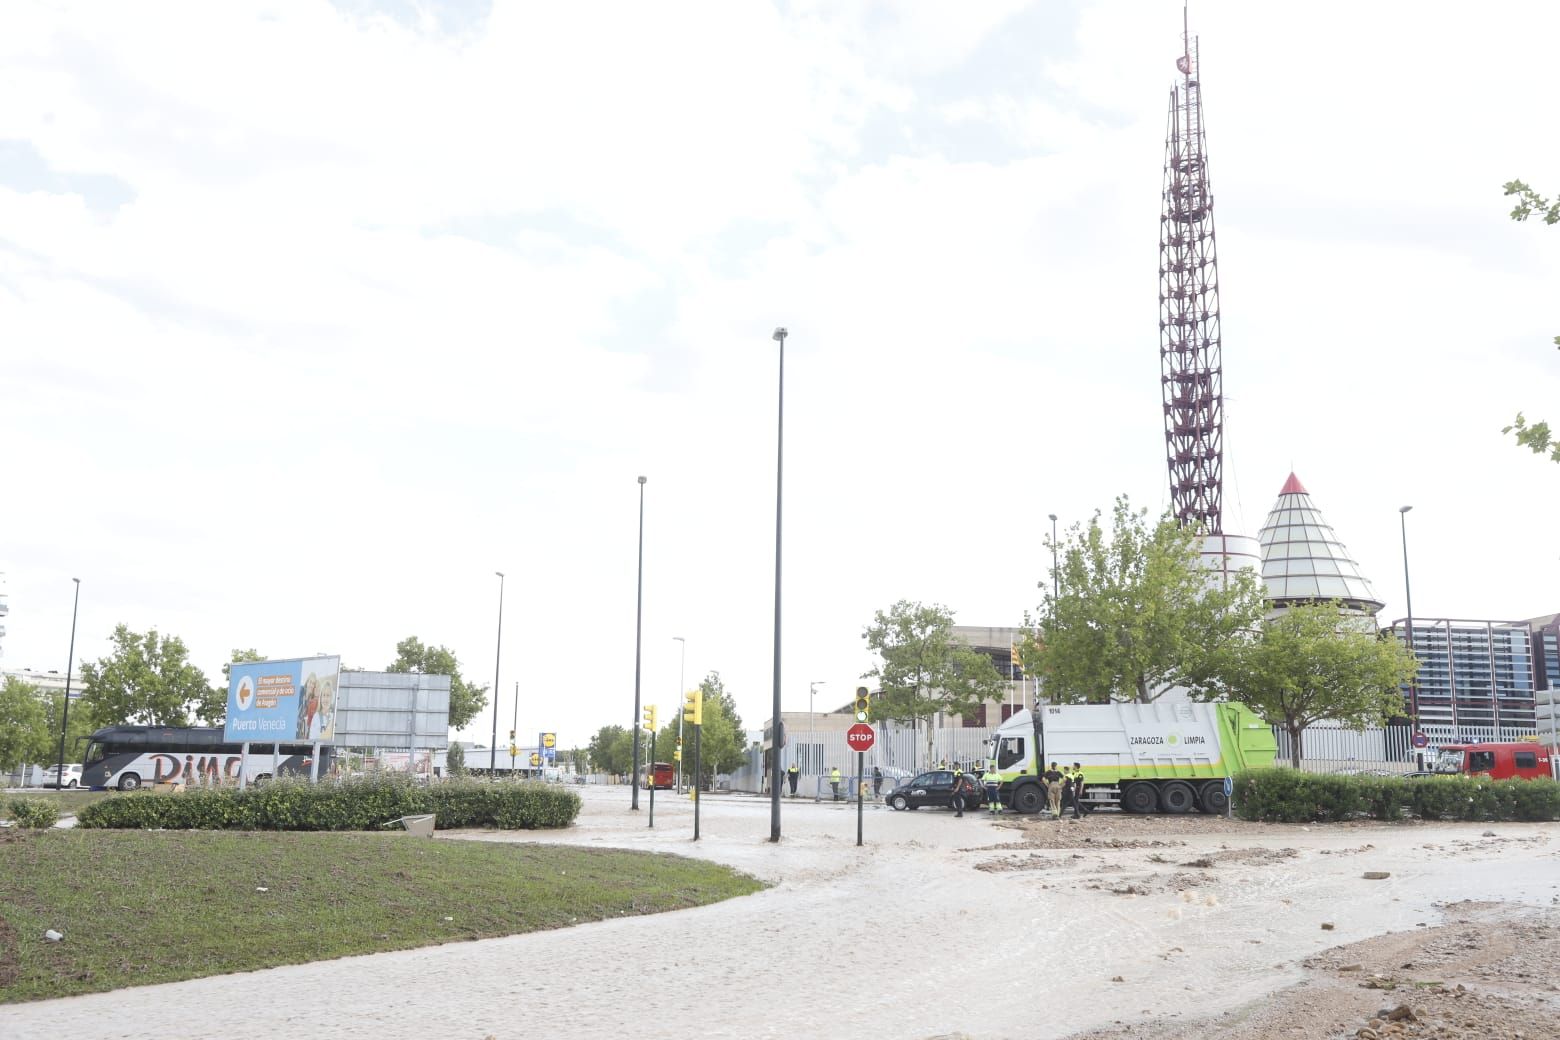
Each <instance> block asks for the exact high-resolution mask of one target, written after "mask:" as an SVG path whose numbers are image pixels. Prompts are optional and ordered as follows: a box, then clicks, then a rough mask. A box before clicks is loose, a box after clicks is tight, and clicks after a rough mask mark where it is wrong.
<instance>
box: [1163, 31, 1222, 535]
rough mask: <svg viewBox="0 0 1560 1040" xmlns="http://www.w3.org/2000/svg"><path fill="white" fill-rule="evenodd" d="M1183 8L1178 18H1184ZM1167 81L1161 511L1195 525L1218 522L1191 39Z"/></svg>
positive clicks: (1212, 314) (1218, 407) (1208, 285)
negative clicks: (1166, 491) (1171, 81)
mask: <svg viewBox="0 0 1560 1040" xmlns="http://www.w3.org/2000/svg"><path fill="white" fill-rule="evenodd" d="M1184 18H1185V16H1184V15H1183V27H1184V24H1185V21H1184ZM1182 39H1183V49H1182V54H1181V56H1180V57H1179V58H1177V59H1176V63H1175V65H1176V68H1177V69H1178V70H1179V71H1180V73H1181V79H1180V81H1179V82H1178V83H1176V85H1175V86H1173V87H1172V88H1171V89H1170V125H1169V129H1168V131H1167V132H1166V135H1165V176H1164V198H1163V206H1164V208H1163V211H1162V215H1161V216H1160V218H1159V357H1160V374H1161V382H1162V383H1163V390H1164V401H1165V453H1166V457H1167V459H1168V461H1169V463H1170V510H1171V513H1172V514H1173V515H1174V516H1175V518H1176V520H1178V521H1179V522H1180V523H1181V524H1183V525H1188V526H1192V527H1195V528H1196V529H1197V530H1199V531H1201V532H1202V533H1203V534H1221V533H1223V530H1224V517H1223V510H1224V502H1223V499H1224V473H1223V466H1224V385H1223V375H1224V373H1223V360H1222V357H1221V353H1220V345H1219V270H1218V260H1217V255H1216V253H1215V250H1214V236H1213V190H1212V187H1211V185H1210V184H1209V181H1208V142H1207V138H1206V136H1205V135H1204V133H1203V106H1202V85H1201V84H1200V83H1199V82H1198V78H1197V77H1198V64H1197V41H1196V39H1194V38H1193V37H1192V36H1191V34H1190V33H1189V32H1188V33H1185V34H1184V35H1183V37H1182Z"/></svg>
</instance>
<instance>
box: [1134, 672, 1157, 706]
mask: <svg viewBox="0 0 1560 1040" xmlns="http://www.w3.org/2000/svg"><path fill="white" fill-rule="evenodd" d="M1136 685H1137V702H1138V703H1139V704H1152V703H1153V700H1154V699H1153V698H1152V697H1150V696H1149V695H1148V683H1147V682H1145V681H1144V680H1143V677H1142V676H1141V675H1140V676H1138V677H1137V683H1136Z"/></svg>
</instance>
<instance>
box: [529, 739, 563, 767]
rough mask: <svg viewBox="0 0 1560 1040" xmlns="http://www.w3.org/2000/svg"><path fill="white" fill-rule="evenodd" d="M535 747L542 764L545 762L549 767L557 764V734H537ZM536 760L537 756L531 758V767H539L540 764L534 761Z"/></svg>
mask: <svg viewBox="0 0 1560 1040" xmlns="http://www.w3.org/2000/svg"><path fill="white" fill-rule="evenodd" d="M536 747H537V751H538V753H539V756H540V758H541V761H542V762H546V763H547V764H548V765H550V766H551V765H556V764H557V763H558V734H556V733H538V734H537V735H536ZM537 758H538V755H532V756H531V759H532V761H531V764H532V765H533V766H535V765H541V762H538V761H536V759H537Z"/></svg>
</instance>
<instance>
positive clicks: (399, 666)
mask: <svg viewBox="0 0 1560 1040" xmlns="http://www.w3.org/2000/svg"><path fill="white" fill-rule="evenodd" d="M385 670H386V671H389V672H400V673H403V674H417V675H447V676H449V677H450V728H451V729H457V730H458V729H464V728H465V726H466V724H467V723H468V722H470V721H471V720H472V719H474V718H476V717H477V715H478V714H480V713H481V711H482V709H483V708H485V707H487V702H488V700H487V692H488V688H487V687H486V686H485V685H484V686H477V685H474V684H472V683H468V682H466V680H465V679H464V678H463V677H462V676H461V674H460V661H459V660H457V659H456V657H455V652H454V651H453V650H450V649H449V648H448V647H443V646H431V645H426V644H424V643H423V641H422V640H421V639H418V638H417V637H416V636H407V637H406V638H405V639H403V640H401V641H400V642H399V643H397V644H395V660H394V661H392V662H391V663H390V666H389V667H388V668H387V669H385Z"/></svg>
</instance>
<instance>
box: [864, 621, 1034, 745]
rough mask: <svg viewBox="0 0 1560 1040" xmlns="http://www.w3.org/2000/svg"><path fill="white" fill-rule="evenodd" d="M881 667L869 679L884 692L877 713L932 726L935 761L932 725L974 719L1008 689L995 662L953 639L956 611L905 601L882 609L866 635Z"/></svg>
mask: <svg viewBox="0 0 1560 1040" xmlns="http://www.w3.org/2000/svg"><path fill="white" fill-rule="evenodd" d="M861 637H862V638H863V639H865V640H866V641H867V646H868V648H869V649H871V650H873V651H875V652H876V653H877V655H878V657H879V658H881V663H880V664H878V665H877V666H876V667H875V668H873V669H872V670H871V671H870V672H868V673H867V674H866V675H864V676H862V678H865V679H877V680H878V683H879V686H880V688H881V690H882V692H881V694H880V695H879V696H878V697H875V698H873V700H872V715H873V717H874V718H879V719H893V720H894V721H896V722H900V723H906V724H909V725H911V726H921V725H923V724H924V725H925V727H926V758H927V761H931V757H932V737H933V733H932V722H933V721H934V720H935V719H936V717H937V716H938V715H968V714H970V713H971V712H972V711H974V709H975V708H976V707H977V706H978V705H981V704H983V703H985V702H986V701H988V700H992V699H994V698H998V697H1000V696H1001V695H1002V691H1003V689H1004V688H1005V687H1004V684H1003V679H1002V676H1001V675H999V674H998V673H997V669H996V666H995V665H993V664H992V663H991V658H989V657H987V656H986V655H985V654H982V653H979V652H977V651H976V650H974V649H972V648H971V647H969V646H966V645H965V644H963V643H961V642H959V641H958V640H957V639H955V638H954V635H953V611H951V610H949V609H948V608H947V607H943V606H938V605H937V604H932V605H930V606H927V605H924V604H921V603H912V602H910V601H909V600H903V599H902V600H900V601H899V602H898V603H895V604H894V605H893V606H892V607H890V608H888V610H886V611H884V610H879V611H877V612H876V613H875V614H874V616H873V621H872V624H870V625H868V626H867V628H866V630H865V631H864V632H862V634H861Z"/></svg>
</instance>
